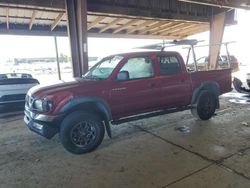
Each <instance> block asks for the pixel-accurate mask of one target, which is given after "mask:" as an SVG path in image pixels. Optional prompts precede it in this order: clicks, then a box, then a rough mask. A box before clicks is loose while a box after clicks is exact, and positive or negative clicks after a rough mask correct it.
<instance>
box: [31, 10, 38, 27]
mask: <svg viewBox="0 0 250 188" xmlns="http://www.w3.org/2000/svg"><path fill="white" fill-rule="evenodd" d="M37 12H38V11H37V10H34V11H33V12H32V16H31V19H30V25H29V29H30V30H31V29H32V26H33V24H34V21H35V19H36V15H37Z"/></svg>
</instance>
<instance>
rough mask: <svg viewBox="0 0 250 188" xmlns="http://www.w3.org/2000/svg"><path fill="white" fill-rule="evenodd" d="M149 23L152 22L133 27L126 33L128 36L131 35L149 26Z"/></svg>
mask: <svg viewBox="0 0 250 188" xmlns="http://www.w3.org/2000/svg"><path fill="white" fill-rule="evenodd" d="M150 23H152V20H150V21H145V22H144V23H142V24H139V25H137V26H135V27H134V28H132V29H131V30H129V31H128V32H127V33H128V34H131V33H133V32H135V31H137V30H140V29H141V28H144V27H146V26H147V25H149V24H150Z"/></svg>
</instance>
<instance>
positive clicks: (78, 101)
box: [59, 97, 112, 138]
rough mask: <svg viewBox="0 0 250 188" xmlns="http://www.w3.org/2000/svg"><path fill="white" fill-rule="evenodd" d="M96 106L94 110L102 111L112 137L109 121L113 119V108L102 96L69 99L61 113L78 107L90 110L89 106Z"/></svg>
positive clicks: (106, 126) (108, 132) (109, 134)
mask: <svg viewBox="0 0 250 188" xmlns="http://www.w3.org/2000/svg"><path fill="white" fill-rule="evenodd" d="M86 107H89V108H94V109H93V110H94V111H97V112H99V113H101V116H102V118H103V121H104V124H105V128H106V131H107V134H108V136H109V137H110V138H111V137H112V135H111V128H110V124H109V121H111V120H112V113H111V109H110V107H109V105H108V103H107V102H106V101H105V100H103V99H101V98H100V97H78V98H74V99H72V100H70V101H68V102H67V103H66V104H65V105H64V106H63V107H62V108H61V109H60V111H59V112H60V113H62V114H68V113H70V112H72V111H75V110H76V109H79V110H81V109H84V110H90V111H91V109H89V108H86Z"/></svg>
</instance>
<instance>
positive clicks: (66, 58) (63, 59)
mask: <svg viewBox="0 0 250 188" xmlns="http://www.w3.org/2000/svg"><path fill="white" fill-rule="evenodd" d="M59 59H60V62H65V63H68V62H69V61H70V57H69V56H68V55H66V54H63V53H61V54H60V57H59Z"/></svg>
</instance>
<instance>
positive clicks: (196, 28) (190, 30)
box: [178, 24, 206, 35]
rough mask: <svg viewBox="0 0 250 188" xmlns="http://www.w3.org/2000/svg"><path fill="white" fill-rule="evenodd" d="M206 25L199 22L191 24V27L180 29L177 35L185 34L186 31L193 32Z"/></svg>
mask: <svg viewBox="0 0 250 188" xmlns="http://www.w3.org/2000/svg"><path fill="white" fill-rule="evenodd" d="M205 26H206V25H204V24H203V25H201V24H193V27H190V28H189V29H185V30H181V31H180V32H178V35H179V34H182V33H183V34H184V35H186V33H189V32H193V31H195V30H199V29H201V28H204V27H205Z"/></svg>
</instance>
